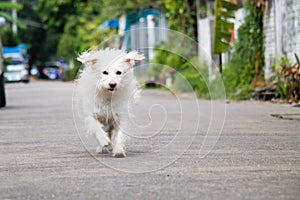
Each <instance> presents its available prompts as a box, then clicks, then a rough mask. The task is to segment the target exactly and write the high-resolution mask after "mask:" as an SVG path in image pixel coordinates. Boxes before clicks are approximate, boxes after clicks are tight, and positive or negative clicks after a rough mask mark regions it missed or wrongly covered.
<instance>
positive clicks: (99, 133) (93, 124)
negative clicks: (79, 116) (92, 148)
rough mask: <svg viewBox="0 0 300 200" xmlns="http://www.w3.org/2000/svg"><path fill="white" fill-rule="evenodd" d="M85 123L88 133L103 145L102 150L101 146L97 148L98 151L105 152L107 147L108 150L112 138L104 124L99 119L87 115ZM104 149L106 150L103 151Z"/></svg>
mask: <svg viewBox="0 0 300 200" xmlns="http://www.w3.org/2000/svg"><path fill="white" fill-rule="evenodd" d="M85 125H86V129H87V133H88V134H89V135H93V136H94V137H95V138H96V140H97V142H98V143H99V145H100V146H101V152H100V148H97V152H98V151H99V152H98V153H105V152H104V151H105V149H107V150H108V148H109V145H110V139H109V137H108V135H107V133H106V132H105V131H103V129H102V125H101V124H100V123H99V121H98V120H96V119H95V118H94V117H92V116H90V117H87V118H86V120H85ZM103 149H104V151H102V150H103Z"/></svg>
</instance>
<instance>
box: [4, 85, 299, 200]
mask: <svg viewBox="0 0 300 200" xmlns="http://www.w3.org/2000/svg"><path fill="white" fill-rule="evenodd" d="M72 89H73V84H72V83H62V82H50V81H44V82H43V81H41V82H32V83H29V84H23V83H20V84H18V83H17V84H6V94H7V107H6V108H3V109H0V154H1V157H0V199H299V197H300V121H298V120H284V119H279V118H275V117H272V116H271V114H294V113H300V108H299V107H295V106H294V107H293V106H292V105H278V104H271V103H266V102H250V101H246V102H230V103H229V104H226V110H227V111H226V120H225V124H224V128H223V131H222V133H221V134H220V136H219V135H218V130H217V129H218V127H220V125H222V116H223V115H224V110H223V109H222V105H223V104H222V102H219V101H215V102H214V103H215V105H216V106H215V107H214V108H215V110H214V113H215V115H214V116H213V118H214V119H216V121H217V122H218V123H212V124H210V128H211V129H210V130H211V133H209V135H208V136H211V137H209V138H210V140H208V146H210V145H211V146H213V145H214V141H217V143H216V145H215V146H214V147H213V149H212V150H211V151H209V153H208V155H207V156H205V157H204V158H203V157H202V156H201V152H200V149H201V147H202V143H203V141H204V139H205V136H207V133H208V132H207V130H208V128H207V127H208V126H209V122H210V119H211V115H210V114H209V113H210V111H211V109H210V105H211V103H210V102H209V101H204V100H199V101H197V103H199V108H198V109H199V111H200V116H201V117H200V118H199V116H198V115H197V113H198V112H197V111H198V110H197V107H196V106H195V105H196V104H195V101H194V100H193V98H192V97H190V96H189V95H182V99H181V103H182V104H180V105H181V108H182V109H179V107H180V106H178V105H179V104H178V99H176V98H175V97H174V96H172V95H170V94H168V93H167V92H163V91H154V90H148V91H145V92H144V93H143V97H142V101H140V103H139V104H138V105H137V107H136V111H137V112H136V113H137V114H138V115H137V116H138V117H136V119H135V120H136V122H135V123H137V126H136V127H137V128H136V130H135V131H134V130H133V133H132V134H133V135H134V134H136V135H137V136H138V137H136V138H132V139H131V140H130V141H129V142H128V148H127V157H126V158H122V159H120V158H111V157H110V155H96V154H95V152H94V151H93V150H90V149H92V148H93V144H90V146H89V145H88V144H86V145H85V146H84V145H83V143H85V142H84V141H85V140H87V141H88V139H86V138H84V136H82V134H81V127H80V126H81V125H80V122H78V124H77V126H78V127H77V128H78V131H79V134H78V133H77V130H76V127H75V123H74V120H73V114H72ZM151 105H152V106H151ZM157 105H158V106H157ZM159 105H161V106H159ZM224 105H225V104H224ZM162 106H165V108H164V109H162ZM150 108H151V109H150ZM149 109H150V111H149ZM181 110H182V113H180V111H181ZM165 111H167V112H165ZM150 116H151V117H152V118H151V119H152V121H151V119H150ZM182 116H183V117H182ZM198 118H199V119H200V122H199V127H196V126H195V125H196V124H197V119H198ZM164 120H165V121H164ZM75 121H76V120H75ZM181 122H182V123H181ZM149 123H150V124H149ZM151 123H152V124H151ZM179 125H180V126H179ZM195 127H196V128H195ZM218 136H219V137H218ZM80 137H82V138H81V139H82V140H81V139H80ZM82 141H83V142H82ZM87 143H88V142H87ZM87 150H90V152H88V151H87ZM199 153H200V154H199Z"/></svg>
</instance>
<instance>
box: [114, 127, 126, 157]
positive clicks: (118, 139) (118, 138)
mask: <svg viewBox="0 0 300 200" xmlns="http://www.w3.org/2000/svg"><path fill="white" fill-rule="evenodd" d="M125 142H126V136H125V135H124V134H123V133H122V131H121V130H119V129H117V130H114V131H113V134H112V148H113V150H112V153H113V157H116V158H124V157H125V156H126V154H125Z"/></svg>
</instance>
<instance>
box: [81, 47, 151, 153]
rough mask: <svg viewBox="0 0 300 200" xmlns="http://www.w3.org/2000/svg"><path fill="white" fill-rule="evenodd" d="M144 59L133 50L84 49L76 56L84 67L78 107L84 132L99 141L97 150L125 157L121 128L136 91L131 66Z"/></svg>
mask: <svg viewBox="0 0 300 200" xmlns="http://www.w3.org/2000/svg"><path fill="white" fill-rule="evenodd" d="M144 59H145V57H144V55H141V54H139V53H138V52H136V51H132V52H130V53H126V52H124V51H122V50H116V49H105V50H94V51H89V52H84V53H82V54H81V55H79V56H78V57H77V60H78V61H80V62H81V63H82V64H83V65H84V66H85V67H84V69H83V70H82V71H81V72H80V74H79V77H78V79H77V91H76V95H77V98H78V99H77V102H78V104H77V106H78V109H79V112H80V115H81V116H82V117H84V122H85V127H86V131H87V133H88V134H91V135H93V136H95V138H96V140H97V142H98V144H99V147H97V153H108V152H110V151H111V150H112V155H113V157H125V156H126V154H125V141H126V137H125V134H124V132H123V130H124V127H125V126H127V124H128V121H127V120H129V116H128V113H130V112H129V110H130V107H131V106H132V104H133V102H134V99H135V96H136V95H135V93H136V91H137V81H136V80H135V78H134V75H133V70H132V66H133V65H134V63H135V61H141V60H144ZM122 127H123V128H122Z"/></svg>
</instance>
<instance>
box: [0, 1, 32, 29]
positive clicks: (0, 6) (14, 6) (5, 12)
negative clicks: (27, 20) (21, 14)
mask: <svg viewBox="0 0 300 200" xmlns="http://www.w3.org/2000/svg"><path fill="white" fill-rule="evenodd" d="M22 7H23V6H22V4H19V3H11V2H0V16H2V17H4V18H5V19H6V20H7V21H9V22H15V23H16V24H17V26H18V27H19V28H22V29H25V28H26V26H25V24H24V23H22V22H21V21H20V20H17V19H14V18H13V17H12V16H11V14H10V12H11V10H21V9H22Z"/></svg>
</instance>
